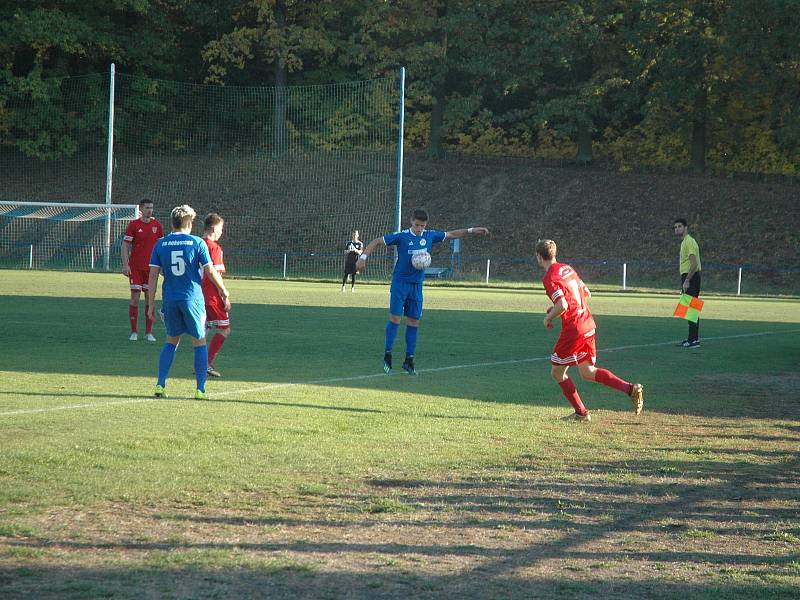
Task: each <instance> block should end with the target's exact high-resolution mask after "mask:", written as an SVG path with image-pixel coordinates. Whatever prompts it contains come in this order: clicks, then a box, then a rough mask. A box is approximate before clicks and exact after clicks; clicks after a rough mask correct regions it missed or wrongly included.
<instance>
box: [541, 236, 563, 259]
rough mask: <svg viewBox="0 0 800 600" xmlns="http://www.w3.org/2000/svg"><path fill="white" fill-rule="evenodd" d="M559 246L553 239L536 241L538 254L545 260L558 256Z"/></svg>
mask: <svg viewBox="0 0 800 600" xmlns="http://www.w3.org/2000/svg"><path fill="white" fill-rule="evenodd" d="M557 252H558V248H556V243H555V242H554V241H553V240H538V241H537V242H536V254H538V255H539V256H541V257H542V258H543V259H544V260H552V259H554V258H555V257H556V253H557Z"/></svg>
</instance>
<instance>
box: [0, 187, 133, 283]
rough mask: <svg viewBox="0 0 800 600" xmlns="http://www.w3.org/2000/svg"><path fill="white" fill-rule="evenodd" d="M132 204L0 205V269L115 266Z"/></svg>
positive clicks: (118, 261) (20, 203) (8, 203)
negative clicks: (0, 234) (0, 233)
mask: <svg viewBox="0 0 800 600" xmlns="http://www.w3.org/2000/svg"><path fill="white" fill-rule="evenodd" d="M138 214H139V207H138V206H137V205H135V204H112V205H110V206H108V205H105V204H77V203H61V202H59V203H53V202H10V201H0V231H2V232H3V233H2V236H0V266H2V267H4V268H28V269H68V270H72V271H91V270H96V269H97V270H99V269H105V268H106V267H108V268H111V269H117V268H119V267H120V244H121V240H122V236H123V235H124V233H125V228H126V227H127V225H128V222H130V221H132V220H133V219H136V218H137V217H138Z"/></svg>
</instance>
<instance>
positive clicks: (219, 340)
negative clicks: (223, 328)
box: [208, 333, 225, 365]
mask: <svg viewBox="0 0 800 600" xmlns="http://www.w3.org/2000/svg"><path fill="white" fill-rule="evenodd" d="M224 343H225V336H224V335H222V334H221V333H217V334H215V335H214V337H213V338H211V344H209V346H208V364H210V365H213V364H214V359H215V358H216V357H217V352H219V351H220V349H221V348H222V344H224Z"/></svg>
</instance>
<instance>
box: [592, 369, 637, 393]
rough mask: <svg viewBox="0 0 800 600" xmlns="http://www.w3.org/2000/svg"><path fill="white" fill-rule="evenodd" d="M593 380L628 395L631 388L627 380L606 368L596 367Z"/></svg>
mask: <svg viewBox="0 0 800 600" xmlns="http://www.w3.org/2000/svg"><path fill="white" fill-rule="evenodd" d="M594 380H595V381H596V382H597V383H602V384H603V385H605V386H607V387H610V388H614V389H615V390H619V391H620V392H622V393H623V394H626V395H628V396H630V395H631V390H633V385H631V384H630V383H628V382H627V381H623V380H622V379H620V378H619V377H617V376H616V375H614V374H613V373H612V372H611V371H609V370H608V369H597V371H595V373H594Z"/></svg>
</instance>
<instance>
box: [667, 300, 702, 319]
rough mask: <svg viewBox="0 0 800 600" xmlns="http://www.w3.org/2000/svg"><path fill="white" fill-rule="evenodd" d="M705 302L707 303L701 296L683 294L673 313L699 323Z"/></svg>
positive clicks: (674, 315)
mask: <svg viewBox="0 0 800 600" xmlns="http://www.w3.org/2000/svg"><path fill="white" fill-rule="evenodd" d="M703 304H705V303H704V302H703V301H702V300H700V298H695V297H694V296H690V295H689V294H681V299H680V300H679V301H678V306H676V307H675V312H674V313H672V316H673V317H678V318H679V319H686V320H687V321H691V322H692V323H697V319H699V318H700V311H702V310H703Z"/></svg>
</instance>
